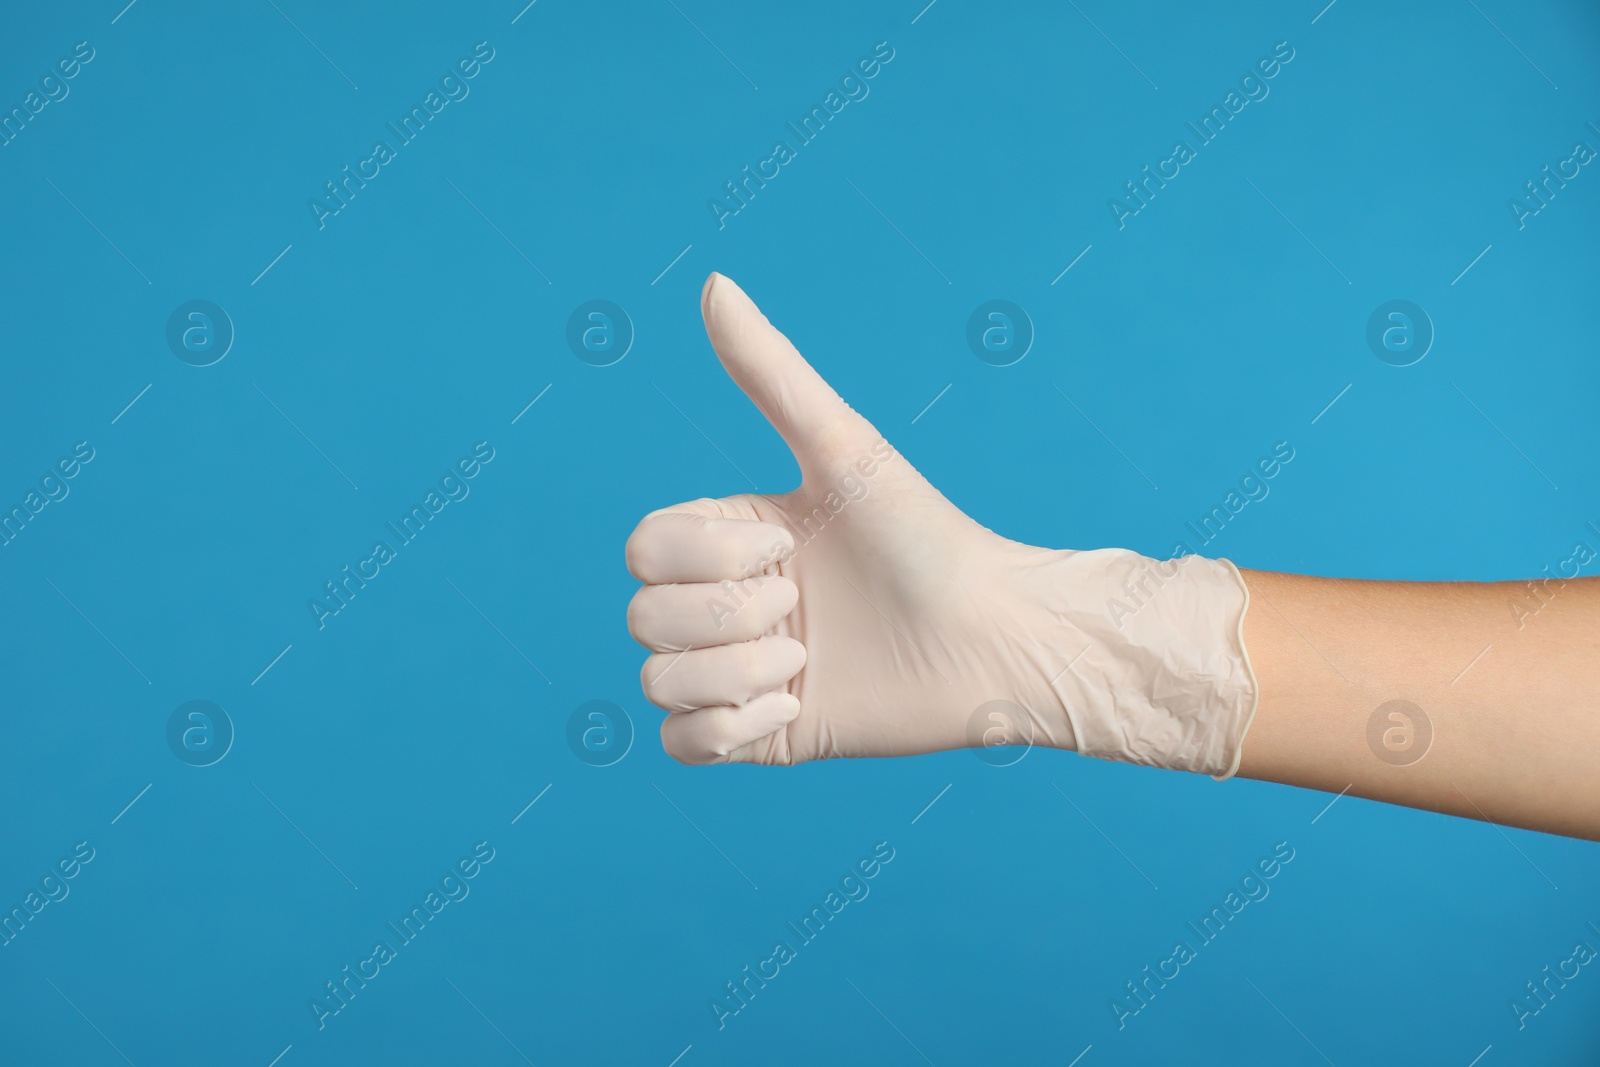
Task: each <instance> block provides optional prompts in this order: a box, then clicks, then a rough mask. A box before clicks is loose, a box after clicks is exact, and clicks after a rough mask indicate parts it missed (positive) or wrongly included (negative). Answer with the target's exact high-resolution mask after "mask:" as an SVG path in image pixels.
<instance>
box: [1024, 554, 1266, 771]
mask: <svg viewBox="0 0 1600 1067" xmlns="http://www.w3.org/2000/svg"><path fill="white" fill-rule="evenodd" d="M1051 557H1052V558H1051V559H1050V560H1049V562H1048V563H1047V564H1046V572H1045V573H1043V574H1038V575H1033V576H1030V578H1029V580H1028V582H1027V584H1028V586H1029V588H1030V595H1031V596H1033V597H1035V598H1036V600H1037V605H1038V608H1039V609H1040V610H1041V612H1042V615H1041V617H1042V618H1044V619H1048V620H1049V623H1048V624H1046V625H1044V626H1042V627H1040V629H1041V630H1042V631H1043V632H1045V633H1047V634H1048V635H1049V641H1048V644H1049V645H1050V646H1051V652H1052V654H1053V658H1056V659H1060V661H1061V664H1062V666H1061V667H1058V668H1055V670H1058V671H1059V672H1060V673H1059V676H1057V677H1055V678H1054V679H1053V680H1052V682H1051V683H1050V684H1049V687H1048V688H1049V690H1050V693H1049V694H1048V695H1047V696H1046V697H1044V698H1042V699H1041V700H1039V701H1038V709H1039V710H1037V711H1036V714H1035V719H1036V721H1040V722H1042V723H1044V724H1046V725H1045V726H1044V728H1043V730H1042V732H1043V733H1045V734H1047V735H1052V734H1053V733H1054V732H1053V731H1051V730H1050V728H1049V726H1048V724H1049V722H1050V721H1051V716H1052V715H1053V714H1055V713H1056V712H1055V709H1056V708H1059V714H1060V715H1061V716H1062V717H1063V718H1064V720H1065V721H1066V723H1068V724H1069V733H1070V737H1071V744H1070V745H1055V746H1054V747H1068V748H1071V749H1073V750H1075V751H1077V752H1078V753H1080V754H1081V755H1085V756H1093V757H1096V758H1099V759H1110V760H1117V761H1121V762H1128V763H1137V764H1142V765H1145V766H1154V767H1164V768H1168V769H1171V770H1184V771H1191V772H1198V773H1206V774H1210V775H1212V776H1213V777H1216V778H1219V779H1222V778H1228V777H1231V776H1232V775H1233V774H1234V773H1235V772H1236V771H1237V769H1238V764H1239V757H1240V751H1241V749H1242V747H1243V741H1244V736H1245V733H1246V731H1247V730H1248V729H1249V725H1250V721H1251V718H1252V717H1253V715H1254V712H1255V706H1256V701H1257V684H1256V680H1255V676H1254V673H1253V672H1252V670H1251V667H1250V663H1249V658H1248V655H1247V653H1246V651H1245V647H1244V640H1243V632H1242V627H1243V619H1244V614H1245V611H1246V607H1247V605H1248V602H1249V595H1248V590H1247V587H1246V586H1245V584H1244V581H1243V578H1242V577H1241V576H1240V575H1239V572H1238V570H1237V568H1235V567H1234V566H1233V564H1232V563H1230V562H1229V561H1227V560H1211V559H1205V558H1203V557H1199V556H1185V557H1180V558H1176V559H1171V560H1165V561H1160V560H1154V559H1150V558H1149V557H1146V556H1141V555H1139V554H1138V553H1135V552H1131V551H1128V550H1126V549H1099V550H1094V551H1083V552H1060V553H1051ZM1074 643H1075V644H1076V647H1072V646H1073V645H1074ZM1051 659H1052V657H1046V662H1047V663H1048V662H1050V661H1051ZM1047 677H1049V675H1047ZM1051 697H1053V698H1054V700H1055V703H1054V704H1052V703H1051V702H1050V698H1051ZM1044 743H1049V742H1048V741H1046V742H1044Z"/></svg>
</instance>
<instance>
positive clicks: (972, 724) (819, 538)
mask: <svg viewBox="0 0 1600 1067" xmlns="http://www.w3.org/2000/svg"><path fill="white" fill-rule="evenodd" d="M700 303H701V312H702V314H703V315H704V317H705V323H706V332H707V333H708V334H709V335H710V338H711V344H712V346H713V347H714V348H715V349H716V352H717V356H718V358H720V359H721V360H722V365H723V367H724V368H725V369H726V370H727V372H728V374H729V375H730V376H732V378H733V380H734V381H735V382H736V383H737V384H738V385H739V387H740V388H741V389H743V390H744V392H745V394H746V395H747V396H749V397H750V399H751V400H753V401H754V402H755V404H756V406H757V407H758V408H760V409H761V411H762V413H763V414H764V415H766V417H767V419H768V421H770V422H771V423H772V425H773V427H774V428H775V429H776V430H777V431H778V433H779V434H781V435H782V436H783V439H784V440H785V441H786V442H787V443H788V445H789V447H790V449H791V450H792V451H793V452H794V455H795V458H796V460H797V461H798V462H799V465H800V471H801V484H800V488H798V489H796V490H795V491H794V492H792V493H786V494H783V495H781V496H759V495H754V494H740V495H738V496H733V497H727V498H724V499H721V500H708V499H703V500H695V501H691V502H689V503H687V504H680V505H678V506H676V507H670V508H666V509H664V510H661V511H657V512H652V513H651V514H650V515H647V516H645V518H644V519H643V521H641V522H640V523H639V525H638V527H637V528H636V529H635V530H634V532H633V534H632V536H630V537H629V538H628V544H627V561H628V569H629V570H630V571H631V572H632V573H633V575H634V576H635V577H636V578H638V579H639V580H640V581H642V582H645V583H646V585H645V586H644V588H642V589H640V590H639V592H638V593H637V595H635V596H634V598H633V601H632V603H630V604H629V606H628V627H629V630H630V631H631V632H632V634H633V636H634V638H635V639H636V640H638V641H639V642H640V643H641V644H643V645H644V646H645V647H646V648H649V649H651V650H652V651H653V652H654V653H655V655H652V656H650V657H649V658H648V659H647V660H646V661H645V665H644V669H643V671H642V672H641V678H642V681H643V685H644V692H645V695H646V696H647V697H648V698H649V699H650V701H651V702H652V703H655V704H657V705H659V706H661V707H663V708H665V709H667V710H668V711H669V712H670V713H671V714H670V715H668V716H667V718H666V721H665V722H663V723H662V726H661V742H662V745H663V746H664V747H665V748H666V750H667V752H668V753H669V754H671V755H672V756H674V757H675V758H677V759H678V760H680V761H682V762H684V763H718V762H727V761H742V762H751V763H766V764H794V763H799V762H801V761H803V760H813V759H830V758H834V757H839V756H904V755H912V754H915V753H923V752H935V751H939V750H943V749H951V748H962V747H971V746H978V745H989V744H996V743H1004V744H1036V745H1044V746H1049V747H1054V748H1062V749H1075V750H1076V751H1078V752H1080V753H1082V754H1084V755H1091V756H1099V757H1104V758H1108V759H1119V760H1127V761H1131V762H1135V763H1143V764H1148V765H1153V766H1160V767H1171V768H1176V769H1181V770H1191V771H1205V772H1208V773H1210V774H1213V775H1217V776H1221V777H1226V776H1228V775H1231V774H1232V773H1233V772H1234V771H1235V770H1236V769H1237V767H1238V761H1239V751H1240V746H1241V744H1242V741H1243V737H1244V732H1245V730H1246V729H1247V727H1248V726H1249V720H1250V718H1251V716H1252V715H1253V714H1254V708H1255V701H1256V683H1255V678H1254V675H1253V674H1252V672H1251V670H1250V667H1249V663H1248V660H1247V659H1246V656H1245V652H1244V645H1243V635H1242V628H1243V619H1244V612H1245V608H1246V604H1247V592H1246V589H1245V585H1244V582H1243V580H1242V579H1241V578H1240V577H1239V573H1238V571H1237V570H1236V569H1235V568H1234V566H1233V565H1232V564H1231V563H1228V562H1226V561H1216V560H1207V559H1201V558H1199V557H1197V556H1188V557H1184V558H1183V559H1182V560H1181V561H1179V560H1173V561H1168V562H1165V563H1162V562H1158V561H1156V560H1152V559H1147V558H1145V557H1143V556H1140V555H1138V554H1136V553H1133V552H1129V551H1126V550H1123V549H1100V550H1096V551H1087V552H1077V551H1067V550H1051V549H1043V548H1033V547H1030V546H1028V545H1023V544H1018V543H1017V542H1015V541H1009V540H1007V539H1005V538H1003V537H1000V536H999V535H997V534H994V533H992V532H990V531H989V530H987V529H985V528H984V527H982V526H980V525H979V524H978V523H976V522H974V521H973V520H972V519H969V518H968V517H967V516H966V515H964V514H963V513H962V512H961V511H960V510H959V509H958V508H956V507H955V506H954V505H953V504H951V503H950V502H949V501H948V500H946V499H945V498H944V496H942V495H941V494H940V493H939V491H938V490H937V489H935V488H934V487H933V486H932V485H930V484H929V483H928V481H927V479H925V478H923V477H922V475H920V474H918V473H917V471H916V470H915V469H913V468H912V466H911V464H910V463H908V462H907V461H906V460H905V459H904V458H903V457H902V456H900V455H899V454H898V453H897V452H895V450H894V449H893V448H892V447H891V446H890V445H889V443H888V442H887V441H885V440H884V438H883V436H882V435H881V434H879V433H878V431H877V430H875V429H873V427H872V426H871V424H869V423H868V422H867V420H866V419H864V418H862V417H861V416H860V415H858V414H856V413H855V412H854V411H853V410H851V409H850V407H849V406H848V405H847V404H845V402H844V401H843V400H841V399H840V398H839V396H838V394H836V393H835V392H834V391H833V390H832V389H831V388H830V387H829V386H828V384H827V383H826V382H824V381H823V380H822V378H821V377H819V376H818V375H817V373H816V371H814V370H813V369H812V368H811V366H810V365H809V364H808V363H806V361H805V360H804V359H803V358H802V357H801V356H800V353H799V352H797V351H796V350H795V348H794V346H793V345H791V344H790V343H789V341H788V339H787V338H785V337H784V336H783V335H782V334H780V333H779V332H778V331H777V330H776V329H775V328H773V326H772V324H771V323H769V322H768V321H767V320H766V317H765V316H763V315H762V314H761V312H760V310H758V309H757V308H756V306H755V304H753V303H752V302H751V301H750V298H749V297H747V296H746V295H745V294H744V292H743V291H742V290H740V289H739V287H738V286H736V285H735V284H734V283H733V282H731V281H729V280H728V279H727V278H724V277H722V276H721V275H718V274H713V275H711V277H710V278H709V279H708V280H707V281H706V285H705V289H704V291H703V292H702V293H701V298H700ZM1135 605H1137V606H1135Z"/></svg>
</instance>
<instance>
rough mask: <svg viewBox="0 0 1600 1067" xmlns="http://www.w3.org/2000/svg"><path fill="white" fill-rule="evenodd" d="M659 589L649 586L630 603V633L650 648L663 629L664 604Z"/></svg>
mask: <svg viewBox="0 0 1600 1067" xmlns="http://www.w3.org/2000/svg"><path fill="white" fill-rule="evenodd" d="M658 588H659V587H657V586H653V585H647V586H645V587H644V588H643V589H641V590H639V591H638V592H637V593H635V594H633V599H632V600H630V601H628V632H629V633H630V634H632V635H633V639H634V640H635V641H637V642H639V643H640V644H641V645H644V646H645V647H647V648H648V647H650V646H651V645H652V643H653V641H654V638H655V636H656V633H657V631H659V630H660V629H661V613H662V607H663V605H662V603H661V594H660V593H659V592H658V591H657V590H658Z"/></svg>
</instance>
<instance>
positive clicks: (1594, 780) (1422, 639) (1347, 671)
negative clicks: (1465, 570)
mask: <svg viewBox="0 0 1600 1067" xmlns="http://www.w3.org/2000/svg"><path fill="white" fill-rule="evenodd" d="M1243 573H1244V576H1245V580H1246V582H1247V584H1248V585H1249V587H1250V596H1251V603H1250V608H1249V611H1248V613H1247V614H1246V617H1245V646H1246V647H1247V648H1248V649H1249V653H1250V658H1251V663H1252V665H1253V666H1254V668H1255V671H1256V675H1257V679H1258V681H1259V683H1260V691H1261V701H1260V705H1259V708H1258V710H1257V713H1256V719H1255V722H1254V724H1253V725H1252V726H1251V728H1250V732H1249V734H1248V736H1247V737H1246V739H1245V743H1244V754H1243V758H1242V761H1241V764H1240V769H1239V773H1240V774H1242V775H1244V776H1246V777H1250V778H1258V779H1263V780H1266V781H1273V782H1282V783H1285V784H1289V785H1298V786H1305V787H1309V788H1313V789H1324V790H1328V791H1330V792H1338V791H1340V790H1342V789H1345V788H1346V787H1348V788H1349V791H1350V793H1351V794H1353V795H1356V796H1363V797H1368V798H1370V799H1373V800H1381V801H1386V802H1389V803H1393V804H1404V805H1407V806H1410V807H1417V808H1427V809H1430V810H1433V811H1441V812H1448V813H1450V814H1454V815H1464V816H1466V817H1468V818H1476V819H1488V820H1491V821H1493V822H1497V823H1504V824H1509V825H1513V826H1521V827H1526V828H1529V829H1536V830H1545V831H1549V832H1551V833H1560V834H1568V835H1573V836H1578V837H1586V838H1591V839H1596V840H1600V772H1597V770H1596V762H1597V760H1600V579H1593V578H1585V579H1576V580H1572V581H1568V582H1565V583H1557V582H1550V583H1548V584H1545V583H1542V582H1540V583H1534V589H1533V591H1531V592H1530V589H1529V586H1528V583H1522V582H1499V583H1466V582H1438V583H1417V582H1366V581H1344V580H1339V579H1331V578H1309V577H1303V576H1299V575H1290V574H1275V573H1271V572H1267V571H1245V572H1243ZM1512 603H1517V604H1520V605H1523V609H1522V611H1521V612H1518V611H1515V610H1513V608H1512V607H1511V604H1512ZM1519 623H1520V625H1519ZM1391 701H1406V702H1409V704H1412V705H1415V706H1416V708H1420V709H1421V712H1422V714H1423V715H1425V716H1426V719H1427V723H1428V724H1431V733H1432V736H1431V740H1429V739H1427V738H1426V737H1425V734H1426V732H1427V728H1426V727H1425V726H1424V724H1423V722H1422V721H1421V717H1420V716H1418V715H1416V714H1415V712H1414V711H1413V710H1412V709H1411V708H1408V707H1406V706H1404V705H1399V704H1395V705H1391V706H1389V707H1387V708H1385V707H1384V705H1388V704H1390V702H1391ZM1380 709H1382V710H1380ZM1396 716H1398V717H1396ZM1374 719H1376V720H1377V723H1376V725H1375V726H1374V725H1372V723H1373V720H1374ZM1408 731H1409V736H1408ZM1408 740H1409V744H1408ZM1424 744H1426V746H1427V747H1426V750H1425V751H1424V749H1423V747H1422V746H1423V745H1424ZM1419 753H1421V755H1420V758H1418V757H1419Z"/></svg>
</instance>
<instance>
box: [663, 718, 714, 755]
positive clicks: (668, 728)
mask: <svg viewBox="0 0 1600 1067" xmlns="http://www.w3.org/2000/svg"><path fill="white" fill-rule="evenodd" d="M661 747H662V748H663V749H664V750H665V751H666V753H667V755H669V756H671V757H672V758H673V759H675V760H677V761H678V762H679V763H681V764H683V765H684V766H686V767H695V766H699V765H700V764H704V763H711V762H714V761H715V758H716V755H717V754H716V753H714V752H708V751H707V750H706V747H705V744H704V742H703V741H701V740H700V739H699V738H696V737H693V736H691V734H690V731H689V730H688V729H686V721H685V720H683V719H679V718H676V717H673V716H669V717H668V718H667V719H666V720H665V721H664V722H662V724H661Z"/></svg>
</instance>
